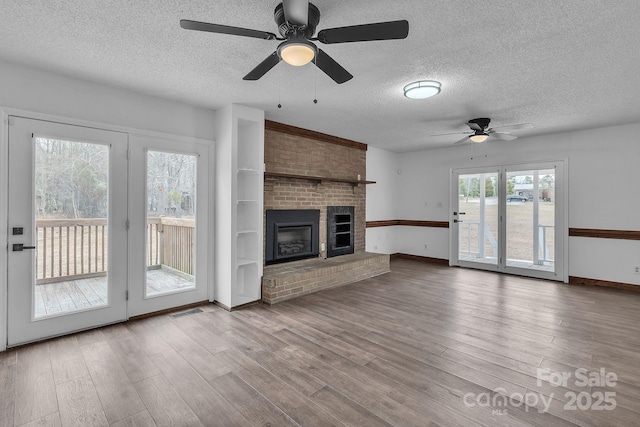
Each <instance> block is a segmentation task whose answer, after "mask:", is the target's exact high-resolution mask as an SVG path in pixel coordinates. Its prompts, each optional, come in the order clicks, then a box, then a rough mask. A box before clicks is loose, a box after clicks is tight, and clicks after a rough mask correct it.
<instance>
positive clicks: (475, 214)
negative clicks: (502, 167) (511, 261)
mask: <svg viewBox="0 0 640 427" xmlns="http://www.w3.org/2000/svg"><path fill="white" fill-rule="evenodd" d="M457 177H458V191H457V197H458V200H457V204H458V210H457V215H456V218H455V219H454V222H455V223H456V224H457V226H458V227H457V231H458V254H457V255H458V261H460V262H463V263H464V262H470V263H481V264H486V265H493V266H497V265H498V241H499V239H498V232H499V222H498V218H499V215H498V212H499V211H498V207H499V206H498V172H491V171H488V172H484V173H473V174H458V175H457Z"/></svg>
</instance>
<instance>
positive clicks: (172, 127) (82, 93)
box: [0, 61, 214, 140]
mask: <svg viewBox="0 0 640 427" xmlns="http://www.w3.org/2000/svg"><path fill="white" fill-rule="evenodd" d="M0 106H2V107H10V108H15V109H21V110H26V111H31V112H37V113H45V114H52V115H55V116H60V117H68V118H73V119H76V120H87V121H93V122H98V123H104V124H110V125H114V126H122V127H130V128H137V129H143V130H148V131H156V132H164V133H168V134H173V135H181V136H188V137H193V138H201V139H207V140H212V139H213V136H214V132H213V130H214V127H213V120H212V117H213V112H212V111H211V110H207V109H204V108H197V107H194V106H191V105H187V104H183V103H179V102H173V101H168V100H165V99H162V98H157V97H153V96H148V95H142V94H139V93H136V92H133V91H130V90H126V89H121V88H114V87H110V86H105V85H101V84H96V83H92V82H88V81H84V80H79V79H73V78H70V77H66V76H62V75H59V74H53V73H49V72H46V71H41V70H36V69H32V68H27V67H23V66H20V65H16V64H12V63H8V62H3V61H0Z"/></svg>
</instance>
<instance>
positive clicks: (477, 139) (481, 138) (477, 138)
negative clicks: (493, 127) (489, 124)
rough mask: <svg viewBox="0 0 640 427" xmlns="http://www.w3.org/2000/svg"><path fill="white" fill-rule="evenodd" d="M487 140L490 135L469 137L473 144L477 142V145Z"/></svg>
mask: <svg viewBox="0 0 640 427" xmlns="http://www.w3.org/2000/svg"><path fill="white" fill-rule="evenodd" d="M487 138H489V135H471V136H470V137H469V139H470V140H471V142H475V143H476V144H479V143H481V142H485V141H486V140H487Z"/></svg>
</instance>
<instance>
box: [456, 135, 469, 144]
mask: <svg viewBox="0 0 640 427" xmlns="http://www.w3.org/2000/svg"><path fill="white" fill-rule="evenodd" d="M467 141H469V135H466V136H465V137H464V138H462V139H461V140H459V141H456V142H454V143H453V145H456V144H462V143H463V142H467Z"/></svg>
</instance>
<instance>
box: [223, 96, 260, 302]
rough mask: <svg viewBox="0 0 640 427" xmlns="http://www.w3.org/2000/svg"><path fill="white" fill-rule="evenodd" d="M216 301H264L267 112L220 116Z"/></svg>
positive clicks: (233, 111)
mask: <svg viewBox="0 0 640 427" xmlns="http://www.w3.org/2000/svg"><path fill="white" fill-rule="evenodd" d="M216 134H217V137H216V197H215V199H216V205H215V211H216V228H215V230H216V236H215V242H216V243H215V259H216V263H215V271H216V273H215V278H216V279H215V299H216V300H217V301H218V302H219V303H220V304H222V305H224V306H226V307H229V308H233V307H237V306H239V305H243V304H247V303H250V302H253V301H257V300H259V299H260V298H261V280H262V262H263V247H264V245H263V204H264V195H263V186H264V179H263V173H264V112H263V111H260V110H256V109H253V108H248V107H244V106H240V105H231V106H228V107H226V108H223V109H222V110H219V111H217V112H216Z"/></svg>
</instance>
